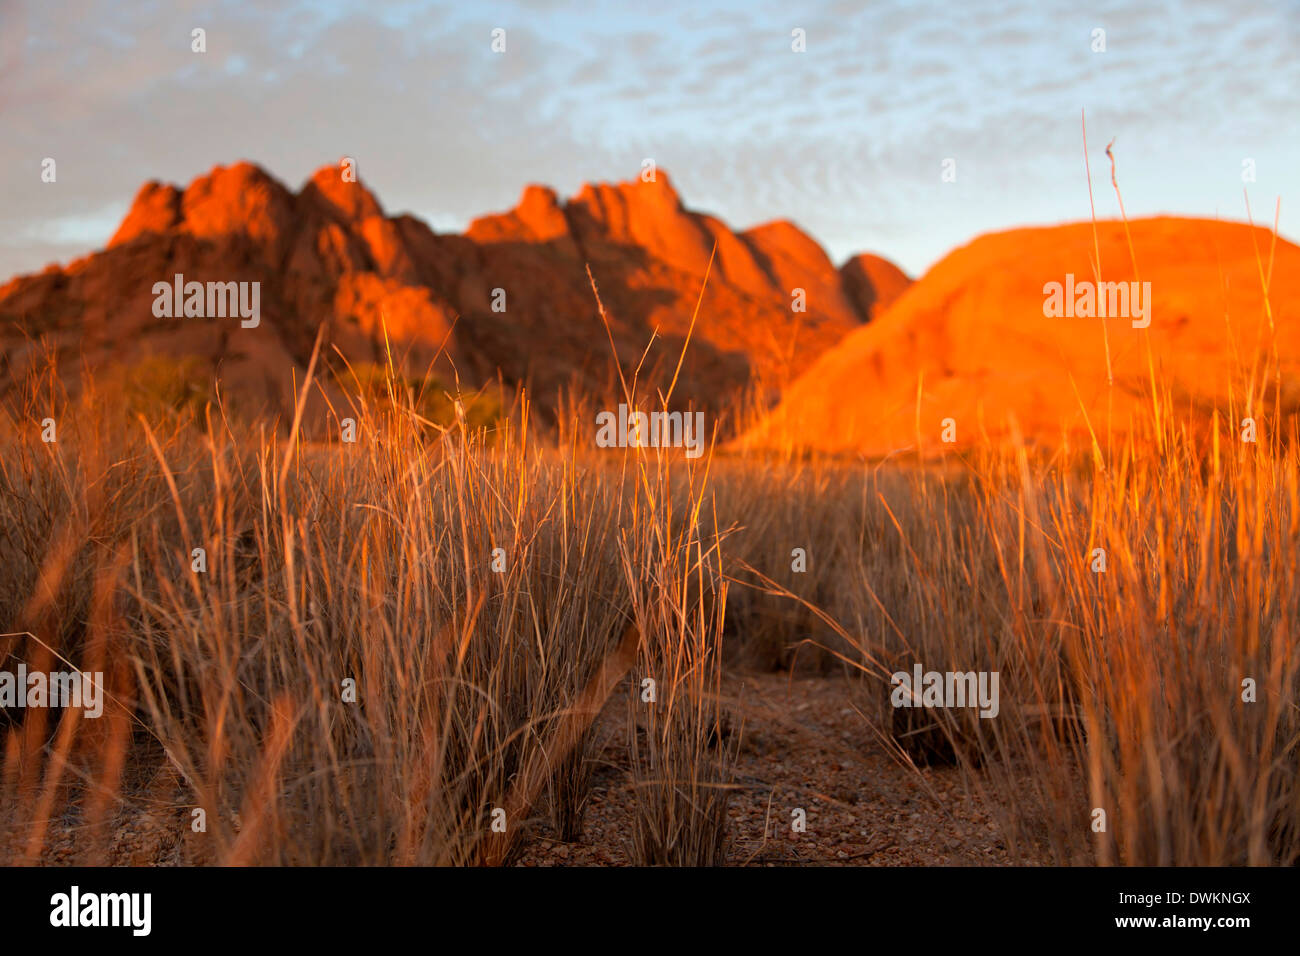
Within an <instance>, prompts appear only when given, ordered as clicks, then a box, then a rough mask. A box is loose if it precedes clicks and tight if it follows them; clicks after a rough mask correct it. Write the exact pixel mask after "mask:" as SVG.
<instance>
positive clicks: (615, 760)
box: [0, 673, 1046, 866]
mask: <svg viewBox="0 0 1300 956" xmlns="http://www.w3.org/2000/svg"><path fill="white" fill-rule="evenodd" d="M724 695H725V696H726V697H727V699H728V709H729V712H730V713H731V715H732V730H731V733H732V734H733V737H734V739H732V740H731V741H729V743H731V744H732V745H734V746H735V747H736V751H737V757H736V767H735V779H736V788H735V790H734V791H733V793H732V795H731V799H730V802H729V804H728V829H727V833H728V843H727V857H726V860H727V864H728V865H749V866H764V865H766V866H782V865H787V866H798V865H846V866H928V865H955V866H963V865H1006V864H1011V863H1016V862H1020V863H1031V864H1032V863H1038V862H1046V861H1045V859H1034V858H1032V857H1031V858H1030V859H1021V860H1013V858H1012V855H1011V854H1010V852H1009V851H1008V849H1007V847H1006V845H1005V843H1004V841H1003V840H1002V838H1001V837H1000V835H999V832H998V828H997V826H996V824H995V822H994V818H993V816H992V815H991V813H990V812H989V810H990V808H989V807H987V806H982V805H981V804H980V802H979V801H978V800H977V799H975V798H974V797H972V796H971V795H969V794H968V793H967V792H966V790H965V788H964V786H963V784H962V781H961V776H960V773H959V771H958V770H957V769H956V768H954V767H924V768H920V769H916V768H913V767H910V766H906V765H904V764H902V763H901V762H899V761H898V760H897V759H895V758H894V757H892V756H891V755H890V753H889V752H888V750H887V749H886V747H885V746H884V744H883V743H882V742H881V740H880V739H879V738H878V737H877V735H876V733H875V732H874V731H873V730H872V727H873V721H871V720H869V719H868V718H867V717H866V716H864V714H863V713H861V712H859V710H858V708H859V707H861V706H862V705H863V703H864V700H863V696H862V694H861V692H860V690H858V689H857V688H856V686H855V684H854V683H852V682H851V681H849V680H847V679H846V678H844V677H838V676H832V677H805V676H799V677H795V678H793V679H791V678H790V677H789V675H785V674H768V673H762V674H745V675H731V676H729V677H728V678H727V679H726V680H725V682H724ZM877 716H878V715H877ZM627 719H628V711H627V706H626V703H625V702H624V700H623V697H622V695H621V694H619V693H615V694H614V695H613V697H612V698H611V700H610V702H609V703H608V704H607V705H606V707H605V709H604V711H603V713H602V714H601V717H600V719H599V720H598V722H597V724H596V729H595V734H596V747H595V758H594V759H595V767H594V769H593V774H592V788H591V794H590V798H589V802H588V806H587V809H586V814H585V818H584V825H583V832H582V835H581V837H580V838H579V839H578V840H577V841H576V842H573V843H564V842H561V841H559V840H557V839H555V833H554V831H553V830H552V828H551V827H550V825H549V823H548V822H547V820H546V818H547V817H548V816H549V813H548V812H547V807H546V806H545V803H544V802H543V805H542V806H541V807H539V808H538V810H537V811H536V813H535V814H534V819H533V820H531V821H528V823H527V827H528V829H527V832H526V834H525V836H524V838H523V843H522V847H521V849H520V851H519V852H518V853H517V854H516V855H515V858H514V864H515V865H518V866H564V865H579V866H582V865H590V866H607V865H615V866H618V865H627V864H629V863H631V862H633V856H632V852H631V850H632V848H631V842H630V836H631V833H632V829H633V823H634V812H635V804H634V800H633V794H632V790H631V787H630V776H629V773H628V755H627V727H626V720H627ZM875 726H879V723H878V721H877V722H875ZM151 766H152V767H153V768H154V769H153V770H151V771H149V772H147V773H143V774H138V775H137V776H135V778H134V779H131V780H129V781H128V787H127V800H126V806H128V807H130V808H132V809H130V810H123V811H121V812H120V813H119V816H118V819H117V820H116V821H115V823H114V827H113V830H112V832H111V836H110V837H109V840H108V845H107V846H106V847H91V846H88V845H86V843H85V842H84V841H81V840H79V839H78V837H79V836H80V835H81V834H82V832H83V828H82V826H81V816H82V808H81V807H80V805H79V804H77V803H73V804H72V805H70V806H69V807H68V808H67V809H66V811H65V812H64V814H63V815H62V816H61V817H60V818H59V819H58V820H57V821H55V822H54V823H53V824H52V826H51V834H50V837H49V839H47V841H46V845H45V849H44V852H43V853H42V854H41V856H40V862H41V863H43V864H54V865H60V864H76V863H91V862H93V863H100V862H103V861H104V859H105V857H104V851H106V854H107V860H108V862H109V863H110V864H111V865H117V866H168V865H177V864H181V863H184V862H192V861H196V860H202V859H204V858H205V851H206V846H205V844H204V842H203V837H202V835H198V834H193V833H192V832H191V830H190V827H189V811H188V808H187V806H186V804H187V797H186V793H187V791H186V788H185V787H184V785H183V784H182V783H181V781H180V780H179V778H178V775H177V774H176V773H175V772H174V771H173V770H172V769H171V767H170V765H168V764H167V763H166V762H165V761H161V760H159V761H157V762H151ZM140 808H143V809H140ZM795 808H801V809H803V810H804V812H805V815H806V830H805V832H802V833H796V832H794V831H793V829H792V827H791V820H792V811H793V810H794V809H795ZM8 836H9V838H8V839H7V840H0V858H2V859H8V860H9V861H17V860H19V859H21V858H22V845H23V842H24V839H25V837H24V836H23V835H21V834H17V833H12V832H11V833H10V834H9V835H8Z"/></svg>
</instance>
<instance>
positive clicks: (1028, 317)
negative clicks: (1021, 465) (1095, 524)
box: [741, 218, 1300, 455]
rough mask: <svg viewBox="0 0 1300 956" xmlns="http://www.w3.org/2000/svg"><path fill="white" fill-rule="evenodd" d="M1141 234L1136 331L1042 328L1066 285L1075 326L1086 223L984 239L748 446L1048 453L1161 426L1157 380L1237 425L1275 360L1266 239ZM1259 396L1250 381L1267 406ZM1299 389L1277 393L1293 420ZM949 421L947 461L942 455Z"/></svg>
mask: <svg viewBox="0 0 1300 956" xmlns="http://www.w3.org/2000/svg"><path fill="white" fill-rule="evenodd" d="M1130 227H1131V235H1132V243H1133V252H1134V255H1135V256H1136V261H1137V266H1138V271H1139V274H1140V279H1141V281H1142V283H1150V299H1151V311H1150V325H1149V326H1148V327H1146V328H1135V327H1134V322H1135V321H1136V322H1138V323H1139V324H1141V323H1142V322H1144V321H1145V320H1144V319H1142V318H1135V317H1134V316H1132V315H1129V316H1127V317H1124V316H1119V317H1117V316H1113V315H1112V316H1110V317H1107V318H1105V319H1103V318H1100V317H1095V316H1094V317H1086V316H1082V315H1078V314H1076V315H1072V316H1067V315H1059V316H1055V317H1048V316H1047V315H1045V314H1044V308H1045V303H1046V301H1047V299H1048V296H1049V291H1048V288H1047V287H1048V284H1049V283H1052V282H1056V283H1059V284H1060V285H1061V286H1062V288H1061V298H1062V310H1061V311H1064V304H1063V300H1064V297H1065V296H1064V287H1065V284H1066V282H1067V274H1068V275H1071V276H1073V280H1072V281H1073V282H1074V283H1075V284H1076V285H1075V291H1076V297H1075V299H1074V300H1073V301H1074V302H1076V304H1082V303H1080V300H1079V298H1078V295H1082V294H1083V293H1082V290H1081V288H1080V287H1079V286H1078V283H1080V282H1083V281H1089V282H1091V281H1092V279H1093V271H1092V265H1091V261H1092V257H1093V250H1094V242H1093V227H1092V224H1091V223H1087V222H1085V223H1076V224H1071V225H1064V226H1056V227H1047V228H1035V229H1017V230H1012V231H1009V232H1001V233H995V234H990V235H986V236H982V237H980V238H978V239H976V240H975V241H974V242H972V243H970V244H969V245H967V246H965V247H963V248H960V249H957V250H955V251H954V252H952V253H950V254H949V255H948V256H947V257H945V258H944V259H943V260H942V261H940V262H939V263H938V264H936V265H935V266H934V267H933V268H932V269H931V270H930V271H929V272H927V273H926V274H925V275H924V276H923V277H921V278H920V279H919V280H917V281H916V282H915V283H914V284H912V285H911V286H910V287H909V288H908V289H907V290H906V291H905V292H904V293H903V294H902V296H901V297H900V298H899V299H898V301H897V302H895V303H894V305H893V306H892V307H891V308H890V309H889V311H888V312H887V313H885V315H884V316H883V317H882V318H881V319H880V320H879V321H876V322H873V323H872V324H870V325H868V326H865V327H863V328H860V329H858V330H857V331H855V332H854V333H852V334H851V335H849V336H848V337H847V338H845V339H844V340H843V341H842V342H841V343H840V344H839V345H837V346H836V347H835V348H833V349H831V350H830V351H828V352H826V353H825V354H823V355H822V356H821V357H820V358H819V359H818V360H817V361H816V362H815V363H813V365H812V366H811V367H810V368H809V369H808V371H807V372H805V373H804V374H803V376H801V377H800V379H799V380H798V381H797V382H795V383H794V384H793V385H792V386H791V388H790V389H789V391H788V393H787V394H786V395H785V397H784V398H783V400H782V402H781V404H780V405H779V406H778V407H777V408H776V409H775V410H774V411H773V413H772V414H770V415H769V416H768V417H767V418H766V420H764V421H763V422H761V423H760V424H759V425H758V426H756V427H755V428H754V429H753V430H751V431H750V432H749V433H748V434H747V435H746V436H744V438H743V439H742V441H741V444H742V445H745V446H758V447H783V448H784V447H790V446H798V447H805V448H815V449H820V450H823V451H828V452H836V453H853V454H867V455H883V454H888V453H890V452H892V451H897V450H902V449H911V448H914V447H915V446H916V445H917V441H918V433H919V437H920V443H921V445H922V447H923V449H924V450H926V451H927V452H934V451H940V450H943V449H944V448H946V447H953V446H956V447H961V446H964V445H967V444H969V443H971V442H974V441H977V440H980V439H981V438H982V436H983V435H988V436H990V437H992V438H994V439H997V438H999V437H1004V436H1007V435H1009V434H1010V433H1011V422H1012V421H1013V420H1014V422H1015V423H1016V425H1017V427H1018V428H1019V430H1020V431H1021V433H1022V434H1024V435H1026V436H1027V437H1029V438H1030V439H1031V440H1036V441H1041V442H1044V443H1049V444H1051V443H1055V442H1058V441H1059V440H1060V439H1061V438H1062V436H1063V435H1073V436H1075V437H1078V438H1086V436H1087V434H1088V426H1089V423H1091V425H1092V427H1093V429H1095V430H1096V432H1097V433H1098V434H1099V435H1104V434H1105V432H1106V430H1107V426H1108V425H1109V426H1110V427H1111V428H1112V429H1113V430H1114V431H1116V432H1121V433H1122V432H1124V431H1126V430H1127V429H1128V428H1129V427H1130V423H1131V422H1132V421H1133V416H1136V415H1144V414H1149V413H1150V410H1151V408H1152V403H1151V379H1152V369H1154V373H1155V379H1156V381H1157V382H1158V383H1160V385H1161V388H1162V389H1163V388H1164V387H1165V386H1166V385H1167V386H1168V387H1169V388H1170V389H1171V394H1172V395H1173V397H1174V399H1175V401H1176V402H1177V403H1178V409H1179V410H1180V411H1183V410H1186V408H1187V407H1188V406H1189V405H1190V404H1197V405H1206V404H1209V403H1216V404H1217V405H1218V406H1219V407H1220V408H1221V410H1222V411H1224V412H1225V413H1226V411H1227V406H1226V399H1227V396H1228V394H1229V390H1230V389H1233V390H1235V392H1234V394H1235V396H1236V399H1237V404H1238V408H1240V406H1241V405H1242V404H1243V403H1244V400H1245V395H1246V391H1247V389H1248V387H1249V382H1250V373H1251V369H1252V367H1253V365H1252V363H1253V362H1254V361H1255V360H1257V359H1259V360H1262V359H1263V358H1264V357H1266V355H1267V353H1268V352H1269V350H1270V349H1271V342H1272V338H1271V333H1270V322H1269V317H1268V312H1267V311H1266V309H1265V303H1264V296H1263V293H1262V285H1261V279H1260V274H1261V266H1260V264H1259V263H1260V262H1262V268H1263V270H1264V271H1265V272H1266V273H1267V270H1268V268H1269V256H1270V251H1271V250H1272V249H1273V236H1272V233H1271V232H1269V231H1268V230H1264V229H1254V230H1252V229H1251V228H1250V227H1249V226H1246V225H1242V224H1236V223H1224V222H1214V221H1208V220H1197V219H1177V218H1153V219H1143V220H1137V221H1134V222H1132V223H1131V224H1130ZM1097 233H1098V247H1099V249H1100V253H1101V264H1102V280H1103V281H1104V282H1131V281H1134V280H1135V279H1136V278H1137V276H1135V275H1134V270H1133V266H1132V263H1131V258H1130V252H1129V245H1128V239H1127V237H1126V234H1125V229H1124V225H1123V223H1122V222H1102V223H1098V224H1097ZM1257 253H1258V255H1259V257H1260V258H1259V260H1258V262H1257V258H1256V254H1257ZM1272 254H1273V255H1274V256H1275V258H1274V260H1273V264H1272V272H1271V280H1270V281H1271V285H1270V295H1269V300H1270V304H1271V309H1272V326H1273V327H1275V328H1276V330H1277V338H1276V344H1277V351H1278V356H1279V358H1280V360H1281V362H1282V367H1283V376H1284V378H1283V380H1284V386H1285V383H1286V382H1287V381H1288V380H1289V381H1290V382H1294V381H1295V376H1296V374H1297V373H1298V372H1300V294H1298V293H1300V248H1298V247H1296V246H1295V245H1293V244H1291V243H1289V242H1286V241H1285V240H1282V239H1278V240H1277V243H1276V250H1275V252H1273V253H1272ZM1141 288H1142V287H1141V286H1139V290H1140V289H1141ZM1094 291H1095V290H1094ZM1129 291H1130V293H1131V292H1132V288H1131V287H1130V289H1129ZM1109 301H1110V295H1109V290H1107V302H1108V303H1109ZM1115 304H1116V305H1120V304H1122V302H1121V300H1120V297H1119V294H1118V292H1117V293H1116V303H1115ZM1134 305H1135V303H1130V312H1132V311H1133V306H1134ZM1148 346H1149V349H1150V352H1149V353H1148ZM1148 354H1150V361H1149V360H1148ZM1108 369H1109V371H1108ZM1112 376H1113V380H1114V385H1113V386H1111V385H1110V379H1111V377H1112ZM1265 384H1266V383H1264V382H1262V381H1261V380H1260V377H1259V376H1258V375H1257V376H1256V379H1255V388H1256V391H1255V394H1256V396H1257V398H1258V395H1259V394H1260V389H1261V388H1263V387H1264V385H1265ZM918 390H919V395H918ZM1295 391H1296V389H1295V386H1294V385H1291V386H1289V388H1284V393H1283V405H1284V407H1289V406H1290V405H1291V404H1293V403H1294V401H1295V398H1296V396H1295ZM1269 405H1270V408H1271V402H1270V403H1269ZM1258 407H1259V406H1258V405H1257V406H1256V408H1257V409H1258ZM947 418H952V419H953V420H954V425H955V438H956V441H955V442H954V443H953V446H949V445H945V444H944V443H943V441H942V438H943V435H942V422H943V420H944V419H947Z"/></svg>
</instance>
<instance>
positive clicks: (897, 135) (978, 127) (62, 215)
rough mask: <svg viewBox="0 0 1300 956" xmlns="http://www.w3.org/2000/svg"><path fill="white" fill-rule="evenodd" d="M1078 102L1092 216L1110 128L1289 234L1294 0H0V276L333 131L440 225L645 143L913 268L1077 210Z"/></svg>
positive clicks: (692, 178) (322, 147)
mask: <svg viewBox="0 0 1300 956" xmlns="http://www.w3.org/2000/svg"><path fill="white" fill-rule="evenodd" d="M195 28H202V29H203V30H205V31H206V46H207V51H206V52H205V53H195V52H193V51H192V49H191V42H192V41H191V35H192V34H191V31H192V30H194V29H195ZM495 29H502V30H504V31H505V52H494V51H493V49H492V33H493V30H495ZM1098 30H1102V31H1104V45H1105V49H1104V51H1098V50H1096V49H1094V48H1095V47H1097V46H1098V40H1099V36H1098V34H1097V33H1096V31H1098ZM794 31H803V34H802V35H803V37H804V45H805V49H804V50H803V52H796V51H795V50H794V49H793V48H792V47H793V46H794V45H796V40H795V38H794ZM1081 110H1086V112H1087V124H1088V147H1089V149H1088V153H1089V159H1090V162H1091V165H1092V174H1093V187H1094V193H1095V197H1096V203H1097V214H1098V215H1099V216H1102V217H1113V216H1116V215H1118V205H1117V202H1116V198H1115V194H1114V192H1113V190H1112V189H1111V186H1110V182H1109V162H1108V160H1107V159H1106V156H1105V147H1106V144H1107V142H1109V141H1110V140H1111V139H1114V141H1115V146H1114V150H1115V156H1116V159H1117V163H1118V176H1119V182H1120V187H1121V189H1122V191H1123V198H1124V205H1125V209H1126V211H1127V213H1128V214H1129V216H1144V215H1156V214H1163V213H1168V214H1180V215H1196V216H1207V217H1216V216H1217V217H1221V218H1225V219H1237V220H1244V219H1245V218H1246V196H1245V195H1243V189H1245V190H1246V191H1247V194H1248V196H1249V201H1250V207H1251V210H1252V212H1253V214H1254V217H1255V220H1256V221H1257V222H1259V221H1271V219H1272V218H1273V212H1274V205H1275V203H1276V202H1277V201H1278V198H1279V197H1280V198H1281V202H1282V212H1281V232H1282V234H1283V236H1286V237H1289V238H1292V239H1293V240H1294V239H1295V237H1296V236H1298V235H1300V227H1298V226H1295V225H1294V223H1295V222H1300V188H1297V186H1298V185H1300V123H1297V119H1298V118H1300V0H1270V2H1255V0H1226V2H1225V0H1168V2H1145V3H1133V2H1128V3H1087V2H1080V0H988V2H980V0H971V2H964V3H952V2H948V0H944V2H928V0H870V2H862V0H860V2H839V0H828V2H822V3H800V2H798V0H776V2H769V0H741V2H712V0H689V2H681V3H678V2H673V0H655V2H653V3H634V2H628V3H604V2H599V0H583V2H577V3H571V2H560V0H529V2H509V0H482V2H477V0H476V2H473V3H465V2H456V3H448V2H415V0H396V2H389V3H379V2H377V0H362V2H350V0H317V2H311V3H295V2H277V3H267V2H266V0H253V2H246V0H215V2H211V0H210V2H190V0H148V2H146V0H31V2H28V0H0V281H3V280H4V278H6V277H8V276H10V275H13V274H17V273H21V272H32V271H37V270H39V269H41V268H42V267H43V266H45V265H46V264H47V263H50V262H66V261H68V260H70V259H72V258H74V257H77V256H80V255H83V254H85V253H87V252H90V251H92V250H94V249H98V248H102V247H103V246H104V244H105V243H106V242H107V240H108V238H109V237H110V236H111V235H112V233H113V232H114V230H115V229H116V226H117V224H118V222H119V221H120V220H121V218H122V216H123V215H124V214H125V212H126V210H127V208H128V207H129V205H130V202H131V199H132V197H133V196H134V195H135V193H136V191H137V190H138V189H139V187H140V185H141V184H142V183H144V182H145V181H147V180H151V179H159V180H163V181H166V182H174V183H177V184H179V185H184V184H185V183H188V182H189V181H191V180H192V179H194V178H195V177H196V176H199V175H201V174H203V173H205V172H207V171H208V170H210V169H211V168H212V167H213V166H215V165H219V164H227V163H231V162H234V161H237V160H240V159H247V160H250V161H253V162H256V163H258V164H259V165H261V166H263V167H264V168H266V169H267V170H268V171H269V172H271V173H272V174H273V175H274V176H276V177H277V178H279V179H280V180H282V181H283V182H285V183H286V184H287V185H288V186H290V188H293V189H297V188H298V187H299V186H300V185H301V184H302V183H303V181H305V180H306V179H307V178H308V177H309V176H310V175H311V173H313V172H314V171H315V170H316V169H318V168H319V167H321V166H323V165H325V164H328V163H337V162H338V160H339V158H340V157H342V156H350V157H353V158H355V160H356V161H357V164H358V169H359V171H360V174H361V178H362V179H363V180H364V181H365V182H366V183H367V185H369V186H370V188H371V189H372V190H373V191H374V192H375V194H376V196H377V197H378V199H379V200H380V202H381V203H382V204H383V206H384V208H385V210H386V211H387V212H389V213H390V214H396V213H411V214H414V215H416V216H419V217H420V218H422V219H424V220H426V221H427V222H428V223H429V224H430V225H431V226H432V227H433V228H434V229H436V230H438V231H459V230H462V229H463V228H464V227H465V226H466V225H467V224H468V223H469V221H470V220H472V219H473V218H474V217H476V216H479V215H483V214H485V213H489V212H498V211H502V210H505V209H508V208H510V207H512V206H513V205H514V204H515V203H516V202H517V200H518V198H519V195H520V192H521V191H522V189H523V187H524V185H525V184H527V183H532V182H539V183H545V184H548V185H551V186H553V187H555V189H556V190H557V191H558V192H559V193H560V194H561V195H565V196H567V195H572V194H573V193H576V192H577V190H578V187H579V186H580V185H581V184H582V183H583V182H586V181H617V180H626V179H632V178H634V177H635V176H637V175H638V173H639V172H640V170H641V168H642V163H643V161H644V160H646V159H652V160H653V161H654V162H655V164H656V166H657V167H658V168H659V169H664V170H667V171H668V173H669V174H670V176H671V177H672V181H673V183H674V184H675V186H676V187H677V190H678V193H679V194H680V195H681V197H682V199H683V201H684V202H685V204H686V205H687V206H689V207H691V208H693V209H698V210H701V211H704V212H709V213H712V214H714V215H717V216H719V217H720V218H722V219H723V220H724V221H726V222H727V223H728V224H730V225H731V226H732V227H733V228H735V229H737V230H739V229H742V228H747V227H749V226H752V225H756V224H759V223H761V222H765V221H768V220H771V219H791V220H793V221H794V222H796V223H798V224H799V225H800V226H801V227H803V228H804V229H805V230H806V231H807V232H809V233H810V234H811V235H812V236H813V237H814V238H816V239H817V240H818V241H819V242H821V243H822V245H823V246H825V247H826V249H827V251H828V252H829V253H830V254H831V256H832V258H834V259H835V260H836V262H839V261H841V260H843V259H844V258H845V257H847V256H848V255H850V254H852V253H854V252H858V251H870V252H876V253H879V254H882V255H885V256H887V257H888V258H890V259H893V260H894V261H895V262H897V263H899V264H900V265H901V266H902V267H903V268H904V269H905V270H907V271H908V272H909V273H911V274H913V275H918V274H920V273H922V272H923V271H924V270H925V269H926V268H928V267H929V266H930V265H932V264H933V263H934V262H936V261H937V260H938V259H940V258H941V257H942V256H943V255H944V254H946V253H947V252H949V251H950V250H952V249H953V248H955V247H957V246H960V245H964V244H965V243H967V242H969V241H970V240H971V239H973V238H974V237H975V236H976V235H979V234H980V233H983V232H988V231H994V230H999V229H1005V228H1013V227H1017V226H1022V225H1031V224H1046V223H1055V222H1062V221H1069V220H1079V219H1087V218H1088V216H1089V204H1088V188H1087V180H1086V178H1085V173H1084V151H1083V143H1082V139H1081V129H1080V125H1081V124H1080V113H1081ZM46 158H52V159H54V160H55V162H56V166H55V170H56V176H57V178H56V181H55V182H53V183H46V182H42V178H41V171H42V162H43V160H44V159H46ZM947 160H952V161H953V162H952V163H951V164H948V165H947V166H946V167H945V161H947ZM1247 162H1249V164H1250V166H1251V168H1253V171H1254V173H1253V174H1254V180H1255V181H1253V182H1243V171H1244V170H1245V169H1246V168H1247V167H1246V166H1244V165H1243V164H1246V163H1247ZM945 168H947V169H948V170H949V171H950V172H952V171H955V179H953V180H952V181H944V175H943V173H944V170H945ZM949 178H950V179H951V176H950V177H949Z"/></svg>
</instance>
